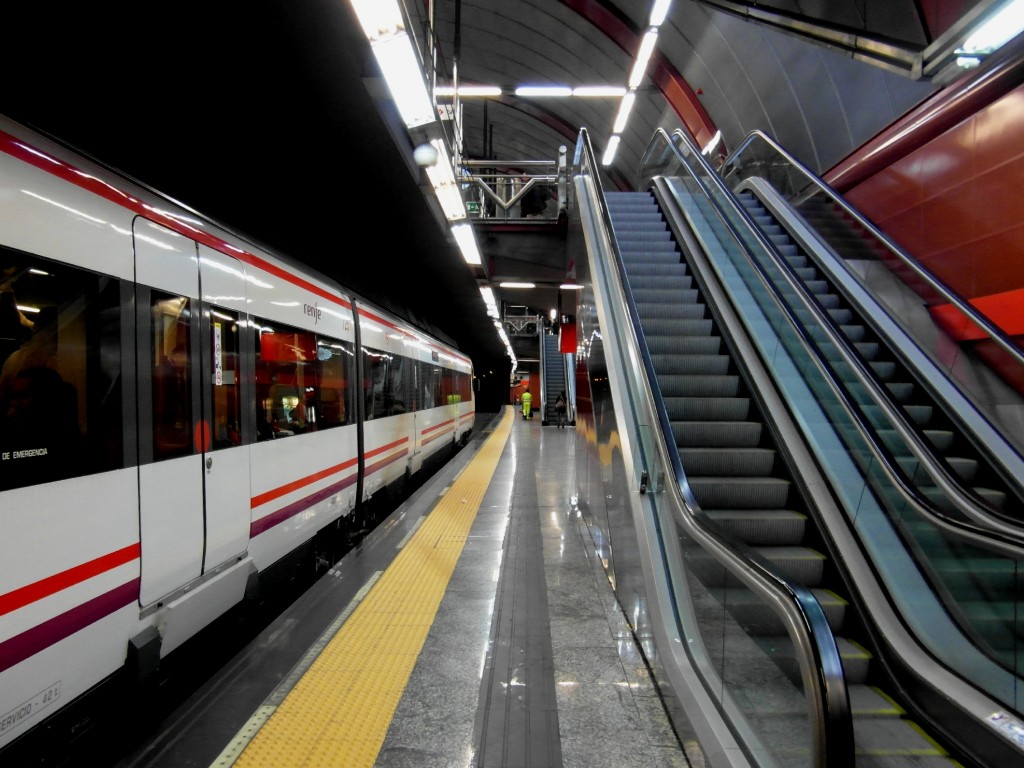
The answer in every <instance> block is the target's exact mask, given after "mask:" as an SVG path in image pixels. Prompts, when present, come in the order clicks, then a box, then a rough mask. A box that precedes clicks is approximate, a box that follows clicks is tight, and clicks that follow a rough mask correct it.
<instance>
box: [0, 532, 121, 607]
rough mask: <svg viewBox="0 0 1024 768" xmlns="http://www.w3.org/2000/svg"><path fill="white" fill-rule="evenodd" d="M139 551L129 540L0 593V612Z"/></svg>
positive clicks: (83, 578)
mask: <svg viewBox="0 0 1024 768" xmlns="http://www.w3.org/2000/svg"><path fill="white" fill-rule="evenodd" d="M140 551H141V547H140V546H139V544H138V543H135V544H130V545H129V546H127V547H124V548H122V549H119V550H117V551H116V552H111V553H110V554H107V555H103V556H101V557H97V558H96V559H95V560H90V561H89V562H87V563H82V564H81V565H76V566H75V567H74V568H68V569H67V570H66V571H61V572H60V573H55V574H54V575H53V576H47V577H46V578H45V579H40V580H39V581H37V582H35V583H33V584H26V585H25V586H24V587H19V588H18V589H16V590H14V591H13V592H8V593H7V594H6V595H0V616H3V615H4V614H7V613H10V612H11V611H16V610H18V609H19V608H23V607H25V606H26V605H28V604H29V603H34V602H36V601H37V600H42V599H43V598H44V597H49V596H50V595H54V594H56V593H57V592H60V591H61V590H62V589H67V588H68V587H73V586H74V585H75V584H81V583H82V582H83V581H87V580H88V579H91V578H92V577H93V576H98V575H99V574H101V573H104V572H106V571H110V570H113V569H114V568H117V567H118V566H121V565H124V564H125V563H130V562H131V561H132V560H138V559H139V552H140Z"/></svg>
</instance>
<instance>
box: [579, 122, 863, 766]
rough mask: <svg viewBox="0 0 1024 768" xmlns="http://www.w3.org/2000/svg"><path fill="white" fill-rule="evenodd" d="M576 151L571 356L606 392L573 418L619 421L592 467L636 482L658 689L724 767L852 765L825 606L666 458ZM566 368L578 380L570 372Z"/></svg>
mask: <svg viewBox="0 0 1024 768" xmlns="http://www.w3.org/2000/svg"><path fill="white" fill-rule="evenodd" d="M576 157H577V161H576V165H577V167H578V168H580V169H581V170H580V171H578V172H577V173H576V174H574V185H575V188H576V192H577V194H576V199H577V200H578V201H579V210H580V212H581V213H580V218H581V221H582V232H583V234H584V237H585V240H586V258H585V262H586V263H587V270H588V273H589V278H588V282H591V283H592V285H593V296H592V297H591V296H590V295H588V294H587V292H585V293H584V295H583V297H582V301H581V303H580V305H579V308H578V309H579V312H580V314H578V315H577V319H578V322H581V323H585V325H584V327H583V330H582V332H583V336H582V337H581V338H583V339H584V343H583V345H582V346H581V352H580V355H579V356H578V358H579V360H580V361H581V363H582V364H583V366H584V368H585V369H586V378H584V379H583V381H586V380H587V379H588V378H590V377H592V376H596V378H592V379H591V380H590V381H591V383H590V385H589V386H591V387H592V389H591V391H592V392H596V391H597V389H596V388H593V387H597V388H601V387H608V388H609V394H611V398H610V400H605V401H603V402H604V403H605V406H604V408H605V409H606V408H607V407H609V406H610V407H611V408H612V410H611V411H610V412H609V411H607V410H602V412H601V413H600V414H596V415H598V418H597V420H596V421H595V422H593V423H592V424H589V426H588V421H587V417H586V416H584V421H583V432H584V434H583V437H584V438H585V439H587V440H588V442H589V439H590V438H589V436H588V435H587V431H588V428H592V427H595V426H598V425H600V424H602V423H604V424H607V423H608V418H607V417H608V416H609V415H611V416H612V417H613V421H614V422H616V423H617V427H616V428H617V433H616V434H613V435H612V437H613V438H614V442H615V444H617V445H621V452H616V451H613V452H611V453H610V458H611V459H612V460H613V461H612V465H611V467H605V462H606V461H607V460H608V458H609V455H606V454H605V453H604V450H603V449H601V446H600V444H598V445H597V446H595V447H596V448H597V449H598V450H597V457H598V458H600V462H601V470H600V471H601V474H602V475H605V473H606V472H608V471H609V470H611V471H612V473H613V475H614V471H615V457H616V456H618V457H619V460H620V461H621V462H622V464H623V467H622V470H623V472H624V477H625V478H632V483H631V484H634V485H633V488H632V490H631V491H630V492H627V493H626V495H625V497H624V498H625V500H628V504H629V506H630V507H631V508H632V511H631V513H630V514H631V520H632V525H633V526H635V530H636V535H637V537H638V543H639V544H640V552H641V553H644V562H645V566H644V576H645V579H644V581H645V584H646V587H645V591H646V592H647V594H648V598H649V612H650V615H651V616H652V618H654V621H653V622H652V629H653V631H654V634H655V636H656V638H657V645H658V655H659V656H660V657H662V658H664V659H666V660H667V663H666V664H665V665H664V670H665V674H666V675H667V679H666V680H665V681H664V683H663V684H667V685H669V686H670V687H671V690H673V691H676V692H678V694H679V701H680V703H681V705H682V706H683V707H684V709H685V710H686V712H687V716H688V717H689V720H690V723H691V724H693V725H688V726H687V727H696V729H697V733H698V734H699V737H700V739H701V744H702V748H704V749H706V750H710V754H713V755H716V757H715V759H714V764H715V765H719V762H718V760H719V759H722V760H724V761H725V762H722V763H721V765H733V766H755V765H756V766H775V765H786V766H801V765H813V766H821V767H823V766H830V768H839V767H840V766H849V765H852V764H853V758H854V755H853V750H852V748H851V745H852V728H851V725H850V720H849V702H848V700H847V696H846V689H845V687H844V681H843V679H842V673H841V667H842V665H841V663H840V660H839V655H838V651H837V649H836V646H835V640H834V637H833V636H832V633H831V631H830V630H829V629H828V626H827V621H826V618H825V615H824V611H823V610H822V607H821V606H820V604H819V603H818V602H817V600H816V599H815V598H814V596H813V595H812V594H811V593H810V591H808V590H807V589H805V588H803V587H801V586H799V585H796V584H793V583H792V582H788V581H787V580H786V579H784V578H782V577H780V576H778V575H776V574H774V573H773V570H772V567H771V566H770V565H769V564H768V563H767V561H765V560H764V559H763V558H760V557H759V556H757V555H756V553H754V552H752V551H751V550H748V549H746V548H745V547H742V546H741V545H738V544H737V543H736V540H735V539H734V538H733V537H730V536H728V535H727V534H725V533H723V531H722V529H721V528H719V527H718V526H715V525H712V524H709V523H706V522H704V523H702V522H701V520H703V519H704V515H703V514H702V513H701V512H700V510H699V506H698V505H697V504H696V502H695V500H694V499H693V496H692V493H691V491H690V489H689V487H688V486H687V485H686V482H685V477H684V476H683V474H682V470H681V468H680V467H679V462H678V457H677V456H675V454H674V452H673V454H672V455H671V456H670V455H669V452H668V449H667V447H668V445H669V443H670V442H672V438H671V435H672V429H671V427H670V425H669V420H668V417H667V415H666V414H665V410H664V406H663V404H662V403H661V400H660V396H659V395H658V394H657V383H656V375H655V372H654V369H653V365H652V363H651V360H650V355H649V354H648V353H647V351H646V349H645V348H641V347H640V345H639V343H638V342H639V340H640V339H642V337H643V331H642V330H641V329H640V327H639V325H638V321H637V318H636V313H635V309H634V308H633V304H632V302H631V301H629V300H628V299H627V298H626V293H625V290H628V289H625V290H624V285H625V278H624V276H623V273H622V268H621V264H620V263H619V260H618V258H617V252H616V249H615V246H614V242H613V234H612V228H611V223H610V218H609V215H608V210H607V204H606V201H605V199H604V196H603V193H602V192H601V191H600V180H599V178H598V174H597V172H596V169H597V168H598V163H597V160H596V158H595V157H594V156H593V151H592V149H591V148H590V145H589V140H588V139H587V138H586V131H585V129H584V130H581V141H580V143H579V144H578V145H577V155H576ZM581 158H582V162H581V160H580V159H581ZM677 261H678V259H677ZM595 323H596V324H595ZM588 341H592V342H593V343H592V344H589V343H588ZM595 366H596V367H595ZM576 370H577V373H576V375H577V379H578V380H579V377H580V376H581V368H580V367H577V369H576ZM602 382H606V383H602ZM594 402H595V404H596V403H597V401H594ZM581 413H582V411H581ZM655 425H656V426H655ZM612 488H614V489H619V488H621V486H619V485H618V484H615V485H614V486H612ZM606 492H608V491H606ZM615 492H619V493H621V492H623V491H613V493H615ZM608 498H609V499H615V498H618V496H614V495H613V496H609V497H608ZM698 570H699V571H700V572H702V573H704V574H706V575H707V574H712V573H714V575H713V576H710V575H709V576H708V581H709V582H710V583H712V584H715V585H719V586H721V585H727V586H728V589H727V590H726V589H718V592H717V593H716V592H714V591H712V589H710V588H708V587H707V586H706V585H705V584H704V583H703V582H701V581H700V580H699V579H698V578H696V572H697V571H698ZM716 571H717V573H715V572H716ZM610 576H611V574H610ZM726 595H727V596H728V597H729V599H730V600H731V601H732V602H733V603H734V604H735V605H736V606H737V607H740V606H742V607H743V610H742V611H741V613H742V614H744V615H746V616H747V617H751V616H757V617H758V624H759V625H761V624H763V623H772V631H771V632H770V633H769V634H771V635H773V636H774V637H777V638H778V640H779V642H780V645H779V646H778V647H775V648H772V649H770V652H769V650H768V649H766V647H765V646H764V645H762V644H760V643H759V641H758V638H759V637H762V636H763V635H764V634H765V633H763V632H760V631H755V629H756V627H754V626H753V625H751V626H750V627H748V626H745V625H744V624H742V623H741V622H740V621H738V620H737V619H736V617H735V616H734V615H733V614H732V613H731V612H730V610H729V607H728V606H726V605H724V604H723V603H722V602H721V598H722V597H723V596H726ZM623 597H628V595H624V596H623ZM631 599H632V598H631ZM773 617H774V618H773ZM783 659H788V660H789V664H788V665H787V664H786V663H784V662H782V660H783ZM794 662H795V665H796V666H797V667H799V670H800V673H799V680H798V681H795V678H794V676H793V674H792V673H793V665H794ZM801 686H802V690H801ZM801 699H802V701H803V707H802V710H801V707H800V705H799V703H798V702H799V701H800V700H801ZM783 703H785V706H781V705H782V704H783Z"/></svg>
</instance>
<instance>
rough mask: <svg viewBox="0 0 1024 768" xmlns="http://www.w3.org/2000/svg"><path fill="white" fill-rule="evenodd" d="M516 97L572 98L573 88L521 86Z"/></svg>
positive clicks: (561, 86)
mask: <svg viewBox="0 0 1024 768" xmlns="http://www.w3.org/2000/svg"><path fill="white" fill-rule="evenodd" d="M516 96H542V97H548V96H555V97H560V98H561V97H565V96H572V88H570V87H569V86H567V85H520V86H519V87H518V88H516Z"/></svg>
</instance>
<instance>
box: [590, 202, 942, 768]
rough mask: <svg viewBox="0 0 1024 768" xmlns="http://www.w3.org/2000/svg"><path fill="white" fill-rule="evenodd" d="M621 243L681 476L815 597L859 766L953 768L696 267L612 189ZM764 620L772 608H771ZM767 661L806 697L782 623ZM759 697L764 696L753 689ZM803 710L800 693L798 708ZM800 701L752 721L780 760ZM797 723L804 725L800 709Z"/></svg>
mask: <svg viewBox="0 0 1024 768" xmlns="http://www.w3.org/2000/svg"><path fill="white" fill-rule="evenodd" d="M606 198H607V203H608V209H609V212H610V215H611V219H612V223H613V228H614V232H615V237H616V242H617V244H618V247H619V251H620V254H621V256H622V259H623V263H624V267H625V271H626V274H627V280H628V285H629V289H630V291H631V293H632V296H633V299H634V302H635V304H636V308H637V312H638V315H639V318H640V324H641V327H642V329H643V334H644V337H645V340H646V344H647V348H648V351H649V353H650V356H651V359H652V361H653V364H654V369H655V372H656V378H657V383H658V386H659V388H660V390H661V395H662V397H663V399H664V403H665V407H666V409H667V412H668V415H669V419H670V422H671V426H672V431H673V436H674V438H675V441H676V445H677V447H678V450H679V455H680V458H681V460H682V464H683V469H684V471H685V474H686V476H687V479H688V482H689V484H690V487H691V489H692V491H693V494H694V496H695V497H696V500H697V501H698V503H699V504H700V506H701V508H702V509H703V510H704V512H705V513H706V514H707V516H708V517H709V518H710V519H711V520H712V521H714V523H716V524H717V525H718V526H720V527H721V528H722V529H724V530H725V531H727V532H729V533H730V534H731V535H732V536H734V537H735V538H737V539H739V540H740V541H742V542H743V543H745V544H746V545H748V546H749V547H750V548H751V549H753V550H754V551H755V552H756V553H758V554H759V555H760V556H761V557H763V558H764V559H765V560H767V561H768V562H769V563H771V564H772V565H773V566H774V567H775V569H776V570H777V573H779V574H780V575H782V576H784V577H785V578H787V579H789V580H791V581H793V582H796V583H799V584H802V585H803V586H805V587H807V588H808V589H810V590H811V591H812V592H813V593H814V594H815V596H816V597H817V599H818V601H819V602H820V603H821V605H822V608H823V609H824V611H825V614H826V617H827V619H828V621H829V625H830V627H831V628H832V631H833V633H834V634H835V636H836V641H837V645H838V647H839V649H840V653H841V656H842V660H843V666H844V672H845V676H846V684H847V688H848V691H849V695H850V698H851V707H852V710H853V713H854V734H855V742H856V753H857V754H856V760H857V765H858V766H860V767H861V768H865V767H867V768H874V767H875V766H877V767H878V768H892V767H893V766H896V765H903V764H906V762H905V761H906V760H907V759H908V758H909V756H911V755H912V756H913V757H912V758H909V759H911V760H912V761H913V764H914V765H915V766H935V767H936V768H939V767H940V766H941V767H942V768H950V766H952V765H955V763H953V761H951V760H950V758H949V757H948V756H947V754H946V753H945V751H944V750H943V749H942V748H941V747H939V746H938V745H937V744H936V743H935V742H934V741H932V739H930V738H929V737H928V736H926V735H925V734H924V732H923V731H922V729H921V728H919V727H918V726H917V725H916V724H915V723H913V722H911V721H910V720H909V719H908V718H907V717H906V713H905V712H904V710H903V709H902V708H901V707H900V706H899V705H898V704H897V703H896V702H895V699H894V697H893V696H892V695H890V693H888V692H887V691H886V690H885V688H886V686H887V682H888V681H887V680H886V679H885V674H884V672H882V671H881V670H880V669H879V665H878V664H877V663H876V664H873V663H872V654H871V652H870V651H869V650H868V646H869V641H868V640H867V634H866V632H865V631H864V630H863V628H862V625H861V623H860V621H859V618H858V615H857V612H856V610H855V608H854V607H853V606H851V605H850V603H849V602H848V600H847V599H846V598H845V597H843V595H844V594H845V593H846V589H845V587H844V585H843V582H842V580H841V578H840V576H839V573H838V571H837V569H836V567H835V564H834V563H831V562H830V560H829V558H828V557H827V556H826V554H824V552H826V551H827V550H826V548H825V547H824V545H823V543H822V541H823V537H822V535H821V533H820V531H819V530H818V528H817V526H816V525H815V521H814V517H813V513H811V512H809V511H808V509H807V505H806V503H805V502H804V500H803V498H802V496H801V494H800V492H799V490H798V486H797V485H796V484H795V483H794V482H793V476H792V474H791V471H790V469H789V468H788V467H787V466H786V463H785V461H784V460H783V458H782V456H781V454H780V453H779V452H778V450H777V444H776V443H775V441H774V437H773V435H772V433H771V432H770V430H769V429H768V428H767V426H766V423H765V420H764V418H763V416H762V414H761V413H760V412H759V410H758V406H757V403H756V400H755V399H754V398H752V397H751V394H750V392H749V389H748V385H747V383H746V381H745V380H744V377H743V376H742V375H741V373H740V371H739V368H738V367H737V365H736V363H735V360H734V358H733V356H732V354H731V352H730V350H729V348H728V346H727V345H726V343H725V341H724V339H723V338H722V336H720V334H719V331H718V329H717V327H716V321H715V319H714V314H713V313H712V312H711V311H710V309H709V307H708V306H707V305H706V304H705V302H704V299H703V297H702V295H701V292H700V290H699V288H698V286H697V284H696V283H695V281H694V280H693V277H692V275H691V273H690V270H689V267H688V265H687V264H686V263H685V261H684V260H683V258H682V257H681V254H680V251H679V249H678V247H677V245H676V243H675V241H674V239H673V236H672V233H671V231H670V229H669V227H668V225H667V223H666V221H665V219H664V217H663V215H662V214H661V211H660V209H659V207H658V205H657V201H656V200H655V198H654V196H653V195H652V194H650V193H646V192H640V193H633V192H613V193H608V194H607V196H606ZM698 575H699V577H700V578H701V579H702V582H703V583H704V585H705V586H706V587H707V589H708V591H709V593H710V594H711V595H714V596H715V597H716V598H717V599H718V600H719V601H720V602H721V604H722V605H723V606H724V608H725V610H726V611H728V612H730V613H731V614H732V615H733V616H734V618H735V619H736V620H737V621H738V622H739V623H740V624H741V625H743V626H744V627H746V628H747V629H748V631H751V629H752V628H753V629H754V630H756V629H757V628H758V627H759V626H760V625H759V621H760V618H759V617H758V616H757V615H755V614H753V613H751V612H750V611H749V606H746V605H745V604H744V601H742V600H739V599H737V597H736V596H737V594H739V592H738V591H736V590H733V589H731V588H730V587H729V586H728V584H727V583H726V582H725V580H724V579H723V578H722V576H721V569H716V568H712V567H708V568H707V569H706V570H705V571H704V572H703V573H702V572H700V571H698ZM762 613H763V611H762ZM764 631H765V633H766V634H764V635H763V636H761V637H760V639H759V645H760V648H761V650H762V652H763V653H765V654H768V655H769V656H771V657H772V659H773V660H775V661H776V662H777V663H778V665H779V668H780V669H781V670H782V671H783V673H785V674H787V675H789V676H790V678H791V679H792V680H793V684H794V690H795V691H797V692H800V691H801V689H802V686H801V683H800V681H799V677H798V675H797V672H796V663H795V661H794V660H793V659H792V658H787V657H786V656H785V655H784V654H779V652H778V649H779V648H785V647H786V646H787V642H786V641H785V640H783V639H781V638H779V637H777V636H774V635H773V634H771V633H777V632H778V630H777V628H776V627H775V624H774V622H764ZM754 693H755V694H756V692H754ZM797 700H798V701H799V702H802V701H803V697H802V693H801V695H800V696H799V697H798V699H797ZM789 706H795V703H794V702H787V703H785V704H783V703H782V702H777V701H776V702H771V703H765V705H764V707H763V710H762V711H761V712H757V713H753V715H752V717H753V718H754V719H756V720H757V721H759V722H760V723H762V724H763V732H764V733H768V734H770V736H769V737H768V738H771V739H778V742H777V743H774V744H773V753H774V754H777V755H785V754H786V753H787V752H788V751H790V750H795V749H797V748H798V746H799V745H791V744H787V743H786V737H785V735H784V734H785V733H786V732H787V730H788V729H787V728H785V727H775V728H772V727H771V725H770V724H771V723H780V722H782V721H783V720H784V718H785V717H786V716H787V712H786V711H785V710H786V708H787V707H789ZM792 714H793V717H801V716H804V714H803V713H802V712H796V711H795V710H794V712H793V713H792Z"/></svg>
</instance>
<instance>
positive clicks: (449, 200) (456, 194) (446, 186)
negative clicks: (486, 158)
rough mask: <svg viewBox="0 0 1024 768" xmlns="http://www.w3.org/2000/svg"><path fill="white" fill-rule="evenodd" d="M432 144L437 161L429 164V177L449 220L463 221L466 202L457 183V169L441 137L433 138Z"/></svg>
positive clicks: (427, 169)
mask: <svg viewBox="0 0 1024 768" xmlns="http://www.w3.org/2000/svg"><path fill="white" fill-rule="evenodd" d="M430 146H432V147H433V148H434V149H435V150H437V161H436V162H435V163H434V164H433V165H430V166H427V168H426V172H427V178H428V179H430V184H431V186H433V188H434V194H435V195H437V201H438V202H439V203H440V204H441V210H442V211H443V212H444V215H445V218H447V219H448V221H461V220H462V219H465V218H466V204H465V203H464V202H463V200H462V193H461V192H460V191H459V186H458V184H456V183H455V171H454V170H452V161H451V159H450V158H449V157H448V150H447V148H446V147H445V144H444V141H442V140H441V139H432V140H431V142H430Z"/></svg>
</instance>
